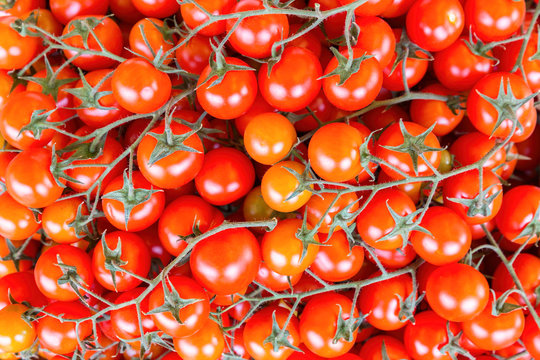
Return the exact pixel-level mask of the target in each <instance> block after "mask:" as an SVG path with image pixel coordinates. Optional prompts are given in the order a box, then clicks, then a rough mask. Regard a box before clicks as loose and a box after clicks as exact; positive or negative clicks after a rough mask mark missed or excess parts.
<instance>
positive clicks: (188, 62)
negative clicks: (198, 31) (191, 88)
mask: <svg viewBox="0 0 540 360" xmlns="http://www.w3.org/2000/svg"><path fill="white" fill-rule="evenodd" d="M211 41H212V38H209V37H206V36H202V35H195V36H193V37H192V38H191V39H189V40H188V41H185V39H181V40H180V41H179V44H180V43H184V44H183V45H181V46H179V47H178V48H177V49H176V54H175V55H176V61H177V62H178V65H179V66H180V68H181V69H183V70H186V71H188V72H190V73H193V74H197V75H200V74H201V73H202V72H203V70H204V68H205V67H206V66H207V65H208V59H210V56H211V54H212V45H211Z"/></svg>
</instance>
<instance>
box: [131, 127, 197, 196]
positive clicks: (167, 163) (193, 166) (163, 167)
mask: <svg viewBox="0 0 540 360" xmlns="http://www.w3.org/2000/svg"><path fill="white" fill-rule="evenodd" d="M190 131H191V129H190V128H189V127H187V126H186V125H182V124H179V123H177V122H172V123H171V124H170V132H171V133H172V134H171V137H172V139H171V140H170V143H167V141H169V140H168V139H167V136H168V135H167V132H168V131H167V132H166V131H165V124H161V125H159V126H157V127H155V128H153V129H152V130H150V131H149V132H148V133H147V134H145V135H144V137H143V139H142V140H141V142H140V143H139V146H138V148H137V164H138V165H139V170H140V171H141V173H142V174H143V175H144V177H145V178H146V179H147V180H148V181H149V182H150V183H152V184H153V185H154V186H157V187H160V188H163V189H174V188H178V187H180V186H183V185H185V184H187V183H188V182H190V181H191V180H193V179H194V178H195V175H197V173H198V172H199V171H200V169H201V168H202V166H203V159H204V153H203V151H204V149H203V145H202V142H201V139H200V138H199V136H198V135H197V134H192V135H189V136H188V137H187V138H186V134H188V133H189V132H190ZM162 134H164V135H162ZM159 135H161V136H159ZM175 136H176V137H177V138H176V139H175ZM156 137H159V138H160V140H158V139H157V138H156ZM180 144H181V145H183V146H187V147H189V148H191V149H193V150H195V152H193V151H188V150H182V149H178V145H180ZM164 145H165V146H168V147H169V149H167V152H166V153H165V154H166V155H167V156H165V157H163V158H162V159H159V160H157V161H155V160H154V159H153V158H152V155H153V153H154V152H156V151H158V150H159V149H158V150H156V147H158V146H164ZM151 160H152V162H151Z"/></svg>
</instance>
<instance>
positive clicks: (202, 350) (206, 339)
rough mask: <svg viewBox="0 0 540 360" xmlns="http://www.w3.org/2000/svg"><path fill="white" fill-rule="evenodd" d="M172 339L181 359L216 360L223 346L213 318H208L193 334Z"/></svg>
mask: <svg viewBox="0 0 540 360" xmlns="http://www.w3.org/2000/svg"><path fill="white" fill-rule="evenodd" d="M173 341H174V348H175V350H176V352H177V353H178V355H180V357H181V358H182V359H183V360H217V359H219V357H220V356H221V354H222V353H223V350H224V348H225V340H224V338H223V334H222V332H221V329H220V328H219V326H218V324H216V323H215V322H214V321H213V320H209V321H208V322H207V323H206V325H205V326H203V328H202V329H201V330H199V331H197V332H196V333H195V334H193V335H191V336H188V337H183V338H175V339H174V340H173Z"/></svg>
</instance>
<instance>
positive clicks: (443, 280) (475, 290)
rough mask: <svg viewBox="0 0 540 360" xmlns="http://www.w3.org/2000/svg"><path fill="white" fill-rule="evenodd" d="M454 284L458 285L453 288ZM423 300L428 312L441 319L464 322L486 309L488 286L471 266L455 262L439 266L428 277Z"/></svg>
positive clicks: (480, 274) (482, 276)
mask: <svg viewBox="0 0 540 360" xmlns="http://www.w3.org/2000/svg"><path fill="white" fill-rule="evenodd" d="M456 284H460V286H459V287H456V286H455V285H456ZM426 299H427V301H428V303H429V306H430V307H431V309H433V311H435V312H436V313H437V315H439V316H441V317H442V318H444V319H446V320H448V321H455V322H462V321H467V320H471V319H473V318H474V317H475V316H477V315H478V314H480V313H481V312H482V310H484V308H485V307H486V305H487V303H488V300H489V285H488V282H487V280H486V278H485V277H484V275H482V273H480V271H478V270H476V269H475V268H473V267H472V266H469V265H466V264H459V263H455V264H448V265H443V266H441V267H439V268H437V269H436V270H435V271H433V272H432V273H431V275H429V278H428V281H427V284H426ZM490 311H491V308H490Z"/></svg>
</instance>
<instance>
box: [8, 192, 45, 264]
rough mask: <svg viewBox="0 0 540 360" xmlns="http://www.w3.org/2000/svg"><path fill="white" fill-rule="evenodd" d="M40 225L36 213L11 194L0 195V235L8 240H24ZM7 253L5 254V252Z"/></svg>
mask: <svg viewBox="0 0 540 360" xmlns="http://www.w3.org/2000/svg"><path fill="white" fill-rule="evenodd" d="M39 227H40V224H39V223H38V220H37V219H36V215H34V213H33V212H32V210H30V209H28V208H27V207H26V206H24V205H21V204H19V203H18V202H17V201H15V200H14V199H13V198H12V197H11V195H9V194H8V193H7V192H4V193H3V194H1V195H0V235H1V236H3V237H5V238H8V239H10V240H24V239H27V238H28V237H30V236H32V235H33V234H34V233H35V232H36V231H37V230H38V229H39ZM6 255H7V254H6Z"/></svg>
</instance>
